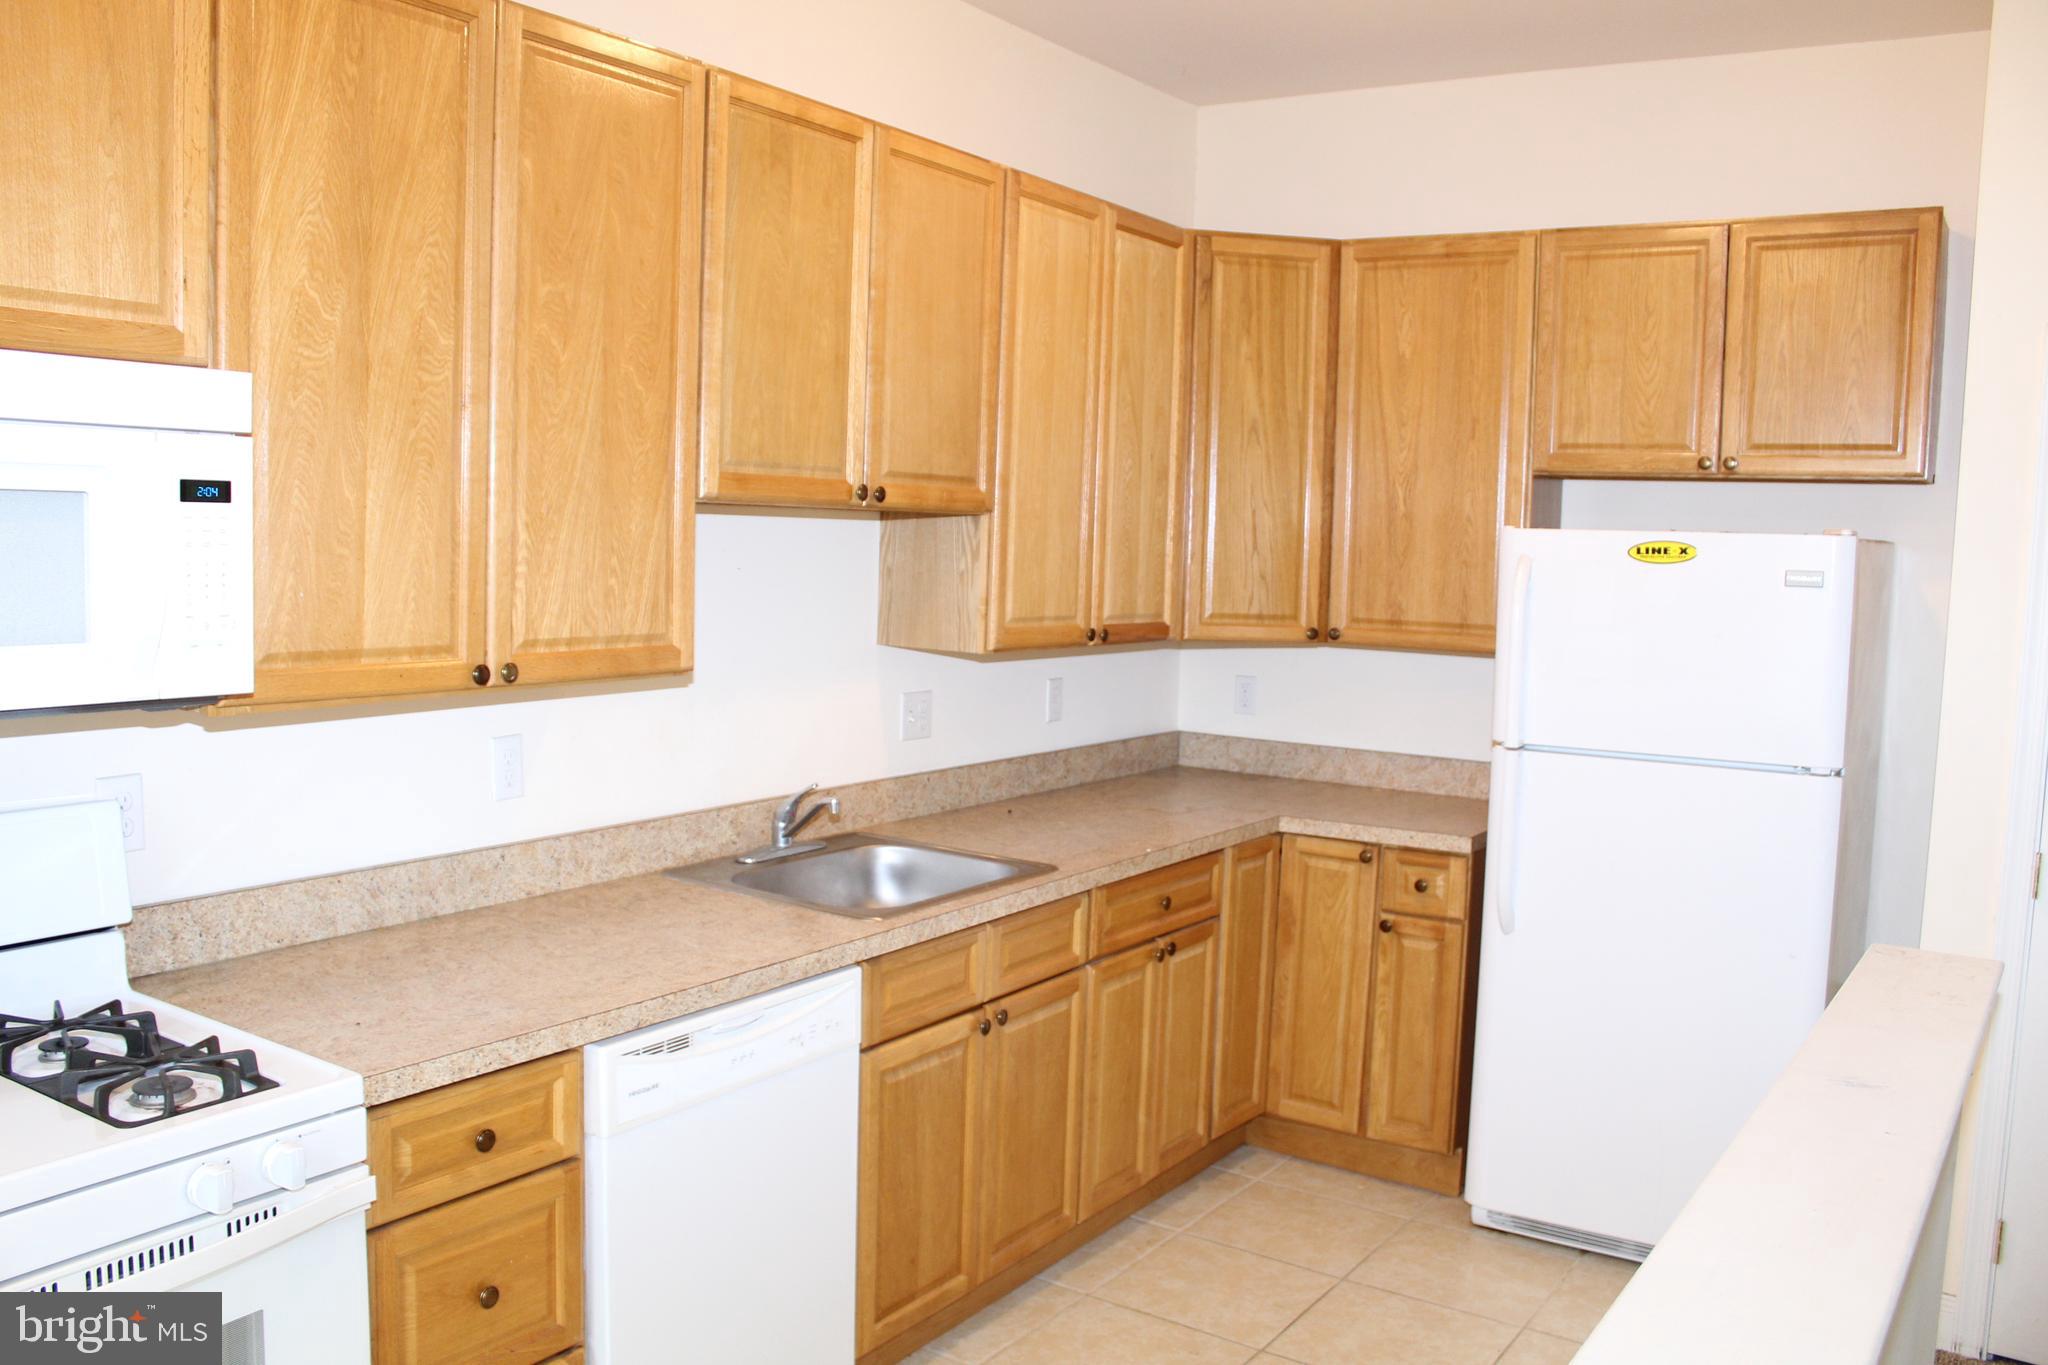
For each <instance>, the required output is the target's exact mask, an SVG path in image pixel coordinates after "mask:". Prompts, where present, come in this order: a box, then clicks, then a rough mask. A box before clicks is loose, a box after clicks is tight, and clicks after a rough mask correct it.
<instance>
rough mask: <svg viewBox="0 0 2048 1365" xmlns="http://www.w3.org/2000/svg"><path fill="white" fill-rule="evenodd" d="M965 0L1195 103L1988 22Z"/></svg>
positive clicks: (1384, 1)
mask: <svg viewBox="0 0 2048 1365" xmlns="http://www.w3.org/2000/svg"><path fill="white" fill-rule="evenodd" d="M968 3H969V4H972V5H974V6H975V7H976V8H977V9H982V10H986V11H987V12H988V13H990V14H993V15H996V16H998V17H1000V18H1003V19H1007V20H1009V21H1010V22H1011V23H1013V24H1015V25H1017V26H1018V27H1019V28H1023V29H1027V30H1029V31H1030V32H1032V33H1036V34H1038V35H1039V36H1040V37H1042V38H1048V39H1050V40H1051V41H1053V42H1055V43H1058V44H1059V45H1060V46H1061V47H1064V48H1068V49H1070V50H1071V51H1074V52H1079V53H1081V54H1082V55H1084V56H1088V57H1092V58H1094V59H1095V60H1096V61H1098V62H1101V63H1102V64H1103V65H1104V66H1108V67H1111V68H1113V69H1115V70H1117V71H1121V72H1123V73H1124V74H1125V75H1128V76H1132V77H1135V78H1136V79H1138V80H1140V81H1143V82H1144V83H1145V84H1147V85H1150V86H1153V87H1155V88H1157V89H1160V90H1163V91H1165V92H1166V93H1168V94H1170V95H1175V96H1178V97H1179V98H1181V99H1183V100H1187V101H1189V102H1190V103H1193V104H1227V103H1230V102H1232V101H1236V100H1254V99H1268V98H1272V97H1274V96H1280V95H1305V94H1313V93H1316V92H1319V91H1325V90H1350V89H1356V88H1358V87H1361V86H1371V85H1406V84H1409V83H1411V82H1416V81H1441V80H1452V79H1456V78H1458V77H1462V76H1493V75H1500V74H1502V73H1505V72H1510V71H1542V70H1549V69H1553V68H1558V67H1574V66H1598V65H1602V64H1604V63H1608V62H1643V61H1657V60H1660V59H1663V58H1669V57H1701V56H1710V55H1714V54H1719V53H1730V52H1761V51H1766V50H1768V49H1771V48H1781V47H1813V46H1819V45H1822V44H1826V43H1857V42H1869V41H1872V40H1875V39H1880V38H1910V37H1920V36H1925V35H1928V34H1935V33H1960V32H1964V31H1967V30H1973V29H1983V28H1989V27H1990V26H1991V0H1536V2H1535V3H1530V2H1529V0H968Z"/></svg>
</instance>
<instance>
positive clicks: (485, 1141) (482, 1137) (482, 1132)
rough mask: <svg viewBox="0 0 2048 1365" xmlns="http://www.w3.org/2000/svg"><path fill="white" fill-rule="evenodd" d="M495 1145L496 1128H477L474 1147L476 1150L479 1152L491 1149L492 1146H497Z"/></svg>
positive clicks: (496, 1140) (496, 1139) (496, 1137)
mask: <svg viewBox="0 0 2048 1365" xmlns="http://www.w3.org/2000/svg"><path fill="white" fill-rule="evenodd" d="M497 1145H498V1130H497V1129H495V1128H483V1129H479V1130H478V1132H477V1135H476V1149H477V1150H478V1151H479V1152H488V1151H490V1150H491V1148H493V1147H495V1146H497Z"/></svg>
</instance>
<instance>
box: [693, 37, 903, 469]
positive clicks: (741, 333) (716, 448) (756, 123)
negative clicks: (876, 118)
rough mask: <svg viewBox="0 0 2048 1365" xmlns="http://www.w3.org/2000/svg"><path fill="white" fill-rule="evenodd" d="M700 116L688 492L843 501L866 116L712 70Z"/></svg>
mask: <svg viewBox="0 0 2048 1365" xmlns="http://www.w3.org/2000/svg"><path fill="white" fill-rule="evenodd" d="M710 120H711V135H710V143H709V150H708V152H707V154H706V158H705V180H704V186H705V189H704V208H705V212H704V222H705V227H704V278H705V289H704V354H703V467H702V474H701V477H700V479H699V482H698V489H697V491H698V494H699V495H700V496H701V497H704V498H707V499H716V500H718V501H721V502H753V503H799V504H803V503H809V504H818V503H824V504H832V505H846V504H849V503H852V502H853V500H854V499H853V490H854V486H855V485H856V484H857V483H859V482H860V475H861V469H862V462H863V458H864V456H863V449H862V445H863V439H864V435H865V432H866V428H867V396H866V393H865V385H866V381H867V357H866V352H867V341H868V270H869V242H870V236H871V233H872V231H873V226H874V224H873V216H872V213H871V209H870V197H871V195H872V192H873V185H874V173H873V172H874V149H875V128H874V125H873V124H871V123H869V122H868V121H867V120H865V119H861V118H856V117H854V116H853V115H851V114H848V113H844V112H842V111H840V110H838V109H834V108H831V107H830V106H827V105H823V104H816V103H813V102H812V101H810V100H806V99H802V98H799V97H798V96H796V95H792V94H789V93H788V92H786V91H782V90H777V89H775V88H773V87H772V86H766V85H760V84H757V83H756V82H754V81H750V80H747V79H745V78H744V77H740V76H734V75H731V74H730V73H728V72H724V71H719V72H714V73H713V74H712V77H711V112H710Z"/></svg>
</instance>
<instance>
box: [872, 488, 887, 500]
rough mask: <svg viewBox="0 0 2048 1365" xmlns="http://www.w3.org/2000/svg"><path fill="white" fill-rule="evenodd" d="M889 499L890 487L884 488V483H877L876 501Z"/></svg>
mask: <svg viewBox="0 0 2048 1365" xmlns="http://www.w3.org/2000/svg"><path fill="white" fill-rule="evenodd" d="M888 500H889V490H888V489H886V488H884V487H882V485H880V484H876V485H875V501H876V502H887V501H888Z"/></svg>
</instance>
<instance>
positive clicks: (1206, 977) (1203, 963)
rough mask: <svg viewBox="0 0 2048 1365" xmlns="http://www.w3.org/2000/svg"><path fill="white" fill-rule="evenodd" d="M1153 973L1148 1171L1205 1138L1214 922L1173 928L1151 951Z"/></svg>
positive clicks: (1211, 1050) (1211, 1048)
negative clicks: (1155, 1059) (1154, 1069)
mask: <svg viewBox="0 0 2048 1365" xmlns="http://www.w3.org/2000/svg"><path fill="white" fill-rule="evenodd" d="M1153 953H1154V957H1153V961H1154V964H1155V969H1156V970H1157V972H1158V974H1159V999H1158V1003H1157V1005H1156V1007H1155V1008H1156V1009H1157V1011H1158V1013H1157V1016H1156V1021H1155V1023H1154V1025H1153V1027H1154V1029H1155V1031H1156V1034H1157V1038H1158V1041H1157V1043H1156V1044H1155V1046H1156V1047H1157V1049H1158V1054H1159V1067H1158V1079H1157V1081H1156V1082H1155V1088H1154V1098H1153V1115H1154V1118H1153V1122H1152V1173H1153V1174H1154V1175H1157V1174H1158V1173H1159V1172H1161V1171H1163V1170H1166V1169H1168V1168H1169V1167H1171V1166H1173V1165H1174V1164H1175V1163H1176V1162H1179V1161H1181V1160H1183V1159H1184V1158H1186V1157H1190V1156H1193V1155H1194V1154H1195V1153H1196V1152H1199V1151H1201V1150H1202V1146H1203V1144H1205V1143H1206V1142H1208V1140H1209V1097H1210V1089H1209V1087H1210V1069H1211V1063H1212V1059H1213V1054H1214V1047H1215V1037H1216V956H1217V951H1216V921H1215V920H1213V919H1209V920H1203V921H1202V922H1201V923H1200V924H1196V925H1192V926H1190V927H1188V928H1186V929H1177V930H1175V931H1174V932H1173V933H1171V934H1168V935H1167V936H1166V937H1164V938H1163V939H1161V940H1159V942H1158V945H1157V946H1156V947H1155V948H1154V950H1153Z"/></svg>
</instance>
